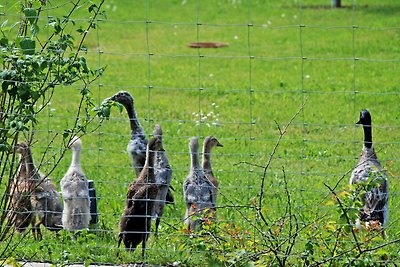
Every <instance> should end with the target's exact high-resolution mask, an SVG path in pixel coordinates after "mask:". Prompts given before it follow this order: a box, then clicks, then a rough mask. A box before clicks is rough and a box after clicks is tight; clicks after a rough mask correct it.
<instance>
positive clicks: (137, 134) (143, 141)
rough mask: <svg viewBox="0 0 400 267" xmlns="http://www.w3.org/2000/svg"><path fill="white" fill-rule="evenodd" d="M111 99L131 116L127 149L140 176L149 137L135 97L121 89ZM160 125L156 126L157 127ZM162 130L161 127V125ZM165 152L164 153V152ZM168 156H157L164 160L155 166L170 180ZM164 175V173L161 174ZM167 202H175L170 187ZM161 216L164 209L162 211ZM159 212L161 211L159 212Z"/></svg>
mask: <svg viewBox="0 0 400 267" xmlns="http://www.w3.org/2000/svg"><path fill="white" fill-rule="evenodd" d="M108 99H109V100H111V101H115V102H118V103H120V104H121V105H123V106H124V107H125V110H126V112H127V114H128V117H129V121H130V126H131V139H130V140H129V143H128V147H127V151H128V155H129V157H130V159H131V161H132V166H133V168H134V169H135V173H136V177H138V176H139V174H140V172H141V171H142V169H143V166H144V164H145V161H146V147H147V142H148V141H147V138H146V134H145V132H144V130H143V128H142V126H141V124H140V122H139V119H138V117H137V114H136V110H135V106H134V99H133V97H132V95H131V94H130V93H129V92H127V91H120V92H118V93H116V94H114V95H113V96H112V97H110V98H108ZM157 127H159V126H156V128H157ZM156 128H155V131H156V134H157V132H158V131H159V130H157V129H156ZM160 130H161V127H160ZM161 135H162V131H161ZM162 154H164V153H162ZM165 159H166V156H165V154H164V156H163V157H161V156H160V157H158V156H157V160H162V161H163V162H156V163H155V166H156V168H157V166H159V167H160V171H159V173H163V172H164V173H165V176H166V177H165V178H164V180H165V181H168V179H169V180H170V179H171V174H169V172H172V170H168V171H164V170H161V169H165V170H167V166H169V164H168V160H166V161H165ZM169 169H171V167H169ZM161 175H163V174H161ZM168 184H170V181H169V182H168ZM165 199H166V202H165V203H166V204H174V197H173V194H172V192H171V190H170V188H168V190H167V194H166V197H165ZM160 213H161V216H162V213H163V211H162V212H161V211H160ZM157 214H159V213H157ZM156 224H157V229H158V224H159V220H158V222H156Z"/></svg>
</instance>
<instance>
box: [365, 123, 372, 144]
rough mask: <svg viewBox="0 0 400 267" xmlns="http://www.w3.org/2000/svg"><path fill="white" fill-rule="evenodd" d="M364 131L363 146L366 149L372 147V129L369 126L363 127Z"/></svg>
mask: <svg viewBox="0 0 400 267" xmlns="http://www.w3.org/2000/svg"><path fill="white" fill-rule="evenodd" d="M363 129H364V145H365V147H367V148H371V147H372V127H371V125H363Z"/></svg>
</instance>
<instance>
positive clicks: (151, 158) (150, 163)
mask: <svg viewBox="0 0 400 267" xmlns="http://www.w3.org/2000/svg"><path fill="white" fill-rule="evenodd" d="M155 157H156V152H155V151H152V150H150V149H148V151H147V157H146V162H145V166H144V169H147V170H148V179H149V180H150V179H151V180H150V182H155V178H154V162H155ZM153 180H154V181H153Z"/></svg>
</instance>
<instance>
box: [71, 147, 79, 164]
mask: <svg viewBox="0 0 400 267" xmlns="http://www.w3.org/2000/svg"><path fill="white" fill-rule="evenodd" d="M80 160H81V151H80V150H78V149H73V150H72V160H71V167H79V166H80Z"/></svg>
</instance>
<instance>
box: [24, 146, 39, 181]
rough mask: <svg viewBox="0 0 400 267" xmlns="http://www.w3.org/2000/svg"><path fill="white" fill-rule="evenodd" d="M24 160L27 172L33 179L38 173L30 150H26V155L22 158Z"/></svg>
mask: <svg viewBox="0 0 400 267" xmlns="http://www.w3.org/2000/svg"><path fill="white" fill-rule="evenodd" d="M22 158H23V159H24V161H25V165H26V171H27V173H28V174H29V177H33V176H34V174H35V173H36V167H35V164H34V162H33V156H32V151H31V150H30V148H28V149H27V150H26V153H25V154H24V155H23V156H22Z"/></svg>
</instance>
